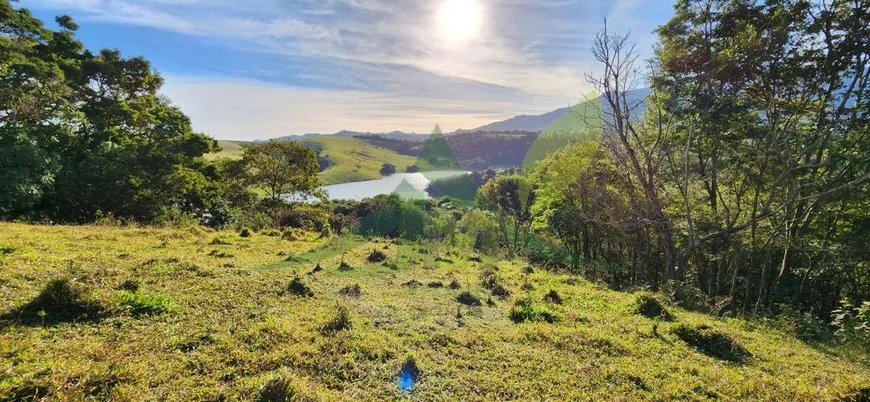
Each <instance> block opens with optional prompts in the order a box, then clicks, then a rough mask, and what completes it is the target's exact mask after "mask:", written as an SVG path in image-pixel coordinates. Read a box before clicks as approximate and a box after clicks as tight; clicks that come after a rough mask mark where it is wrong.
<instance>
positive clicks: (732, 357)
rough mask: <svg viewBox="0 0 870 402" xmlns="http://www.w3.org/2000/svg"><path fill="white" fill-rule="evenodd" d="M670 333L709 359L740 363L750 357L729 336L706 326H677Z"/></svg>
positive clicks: (747, 352)
mask: <svg viewBox="0 0 870 402" xmlns="http://www.w3.org/2000/svg"><path fill="white" fill-rule="evenodd" d="M671 331H672V332H673V333H674V335H676V336H677V337H678V338H680V339H681V340H683V342H686V343H687V344H688V345H689V346H691V347H693V348H695V349H697V350H698V351H699V352H701V353H703V354H705V355H707V356H710V357H715V358H717V359H721V360H727V361H730V362H735V363H742V362H744V361H746V359H748V358H749V357H751V356H752V354H750V353H749V351H748V350H746V349H745V348H744V347H743V346H741V345H740V344H739V343H737V341H735V340H734V339H732V338H731V337H730V336H728V335H727V334H724V333H722V332H719V331H716V330H714V329H713V328H711V327H709V326H707V325H699V326H692V325H689V324H679V325H677V326H675V327H674V328H673V329H672V330H671Z"/></svg>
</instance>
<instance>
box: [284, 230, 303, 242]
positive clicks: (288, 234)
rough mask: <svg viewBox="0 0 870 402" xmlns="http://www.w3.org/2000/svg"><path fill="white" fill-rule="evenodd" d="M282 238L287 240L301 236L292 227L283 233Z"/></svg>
mask: <svg viewBox="0 0 870 402" xmlns="http://www.w3.org/2000/svg"><path fill="white" fill-rule="evenodd" d="M281 239H283V240H287V241H297V240H299V238H298V237H297V236H296V233H294V232H293V230H291V229H287V230H285V231H284V233H282V234H281Z"/></svg>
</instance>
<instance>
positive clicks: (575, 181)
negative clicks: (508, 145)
mask: <svg viewBox="0 0 870 402" xmlns="http://www.w3.org/2000/svg"><path fill="white" fill-rule="evenodd" d="M536 182H537V183H538V188H537V190H536V192H535V194H536V197H535V204H534V206H533V207H532V212H533V215H534V216H535V220H536V221H535V227H537V228H540V229H544V230H548V231H549V232H551V233H552V234H553V235H555V236H556V237H557V238H558V239H559V241H560V242H561V243H562V245H563V246H564V247H565V248H566V249H567V250H568V252H570V253H571V257H572V261H571V263H572V268H573V269H575V270H576V269H578V268H580V262H581V260H585V261H587V262H591V261H593V260H610V261H611V262H617V261H618V262H620V263H626V262H628V261H629V258H626V257H625V256H624V255H621V254H623V253H624V252H625V251H627V250H626V248H625V245H626V239H625V238H626V233H630V232H633V231H634V230H635V228H634V227H633V223H632V222H631V221H630V216H631V214H630V213H629V211H628V206H627V202H626V200H625V196H624V194H625V189H624V188H623V187H622V186H621V185H620V179H619V174H618V172H617V171H616V167H615V166H614V164H613V162H612V161H611V160H610V158H609V156H608V155H607V153H606V150H605V149H602V147H601V145H600V144H599V143H598V142H597V141H584V142H579V143H575V144H572V145H569V146H568V147H566V148H565V149H563V150H561V151H559V152H556V153H554V154H551V155H550V156H549V157H547V158H546V159H544V160H543V161H542V163H541V165H540V166H539V168H538V171H537V174H536ZM633 251H635V252H639V251H640V250H633ZM617 256H618V257H619V258H618V259H616V258H614V257H617Z"/></svg>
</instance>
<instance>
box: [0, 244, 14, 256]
mask: <svg viewBox="0 0 870 402" xmlns="http://www.w3.org/2000/svg"><path fill="white" fill-rule="evenodd" d="M15 250H16V248H15V247H12V246H8V245H5V244H0V257H5V256H7V255H10V254H12V253H14V252H15Z"/></svg>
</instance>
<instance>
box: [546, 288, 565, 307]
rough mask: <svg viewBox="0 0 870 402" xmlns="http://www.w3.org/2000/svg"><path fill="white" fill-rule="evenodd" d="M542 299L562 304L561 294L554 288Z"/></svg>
mask: <svg viewBox="0 0 870 402" xmlns="http://www.w3.org/2000/svg"><path fill="white" fill-rule="evenodd" d="M544 301H546V302H550V303H553V304H562V296H561V295H559V292H557V291H555V290H550V292H549V293H547V294H546V295H544Z"/></svg>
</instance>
